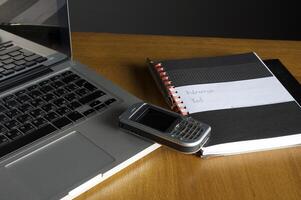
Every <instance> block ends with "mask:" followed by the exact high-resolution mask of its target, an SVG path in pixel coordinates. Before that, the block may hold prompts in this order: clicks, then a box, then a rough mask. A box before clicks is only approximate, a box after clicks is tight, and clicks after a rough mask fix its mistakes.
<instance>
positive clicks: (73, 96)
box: [64, 93, 77, 101]
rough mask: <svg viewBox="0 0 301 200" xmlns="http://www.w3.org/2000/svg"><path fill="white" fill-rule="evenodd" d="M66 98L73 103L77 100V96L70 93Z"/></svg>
mask: <svg viewBox="0 0 301 200" xmlns="http://www.w3.org/2000/svg"><path fill="white" fill-rule="evenodd" d="M64 98H65V99H67V100H68V101H73V100H74V99H76V98H77V96H76V94H74V93H70V94H67V95H66V96H64Z"/></svg>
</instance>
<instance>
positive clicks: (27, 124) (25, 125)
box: [18, 123, 35, 134]
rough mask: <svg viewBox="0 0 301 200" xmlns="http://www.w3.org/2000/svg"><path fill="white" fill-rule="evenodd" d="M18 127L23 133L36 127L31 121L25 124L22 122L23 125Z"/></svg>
mask: <svg viewBox="0 0 301 200" xmlns="http://www.w3.org/2000/svg"><path fill="white" fill-rule="evenodd" d="M18 129H19V130H20V131H22V133H24V134H27V133H30V132H32V131H34V130H35V127H34V126H33V125H32V124H30V123H25V124H22V125H21V126H19V127H18Z"/></svg>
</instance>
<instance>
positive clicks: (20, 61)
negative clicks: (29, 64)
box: [14, 60, 26, 65]
mask: <svg viewBox="0 0 301 200" xmlns="http://www.w3.org/2000/svg"><path fill="white" fill-rule="evenodd" d="M14 63H15V64H16V65H25V64H26V61H25V60H18V61H15V62H14Z"/></svg>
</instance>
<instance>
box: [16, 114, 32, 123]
mask: <svg viewBox="0 0 301 200" xmlns="http://www.w3.org/2000/svg"><path fill="white" fill-rule="evenodd" d="M17 120H18V121H19V122H20V123H24V122H27V121H30V120H32V117H31V116H30V115H28V114H23V115H20V116H18V117H17Z"/></svg>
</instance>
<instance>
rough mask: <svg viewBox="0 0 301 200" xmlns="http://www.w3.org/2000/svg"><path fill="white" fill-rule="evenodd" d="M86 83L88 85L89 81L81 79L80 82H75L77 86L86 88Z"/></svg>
mask: <svg viewBox="0 0 301 200" xmlns="http://www.w3.org/2000/svg"><path fill="white" fill-rule="evenodd" d="M85 83H87V81H86V80H84V79H79V80H77V81H76V82H75V84H76V85H77V86H78V87H82V86H84V84H85Z"/></svg>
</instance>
